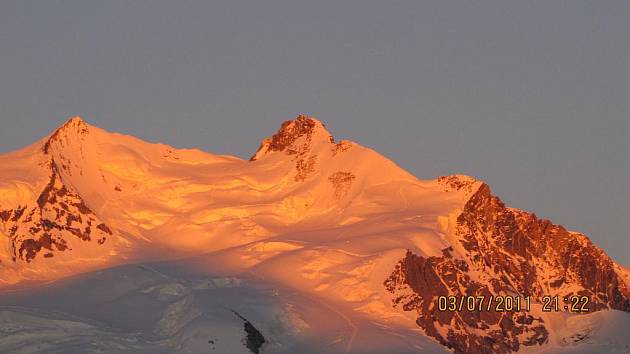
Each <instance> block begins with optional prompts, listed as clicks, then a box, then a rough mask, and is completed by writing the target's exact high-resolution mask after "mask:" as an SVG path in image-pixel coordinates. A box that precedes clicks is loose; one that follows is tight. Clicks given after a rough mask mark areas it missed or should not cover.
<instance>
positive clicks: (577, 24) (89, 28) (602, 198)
mask: <svg viewBox="0 0 630 354" xmlns="http://www.w3.org/2000/svg"><path fill="white" fill-rule="evenodd" d="M298 113H306V114H310V115H314V116H316V117H318V118H320V119H321V120H323V121H324V122H325V123H326V124H327V126H328V127H329V128H330V130H331V131H332V132H333V134H334V135H336V137H337V138H349V139H352V140H355V141H358V142H360V143H361V144H363V145H367V146H370V147H372V148H374V149H376V150H377V151H379V152H381V153H382V154H384V155H386V156H388V157H390V158H391V159H393V160H395V161H396V162H397V163H399V164H400V165H402V166H403V167H404V168H406V169H408V170H410V171H411V172H413V173H414V174H416V175H417V176H418V177H420V178H435V177H436V176H438V175H444V174H451V173H465V174H469V175H473V176H476V177H478V178H481V179H483V180H485V181H487V182H488V183H490V185H491V187H492V188H493V190H494V191H495V193H496V194H498V195H499V196H501V197H502V198H503V199H504V201H506V202H507V203H508V204H510V205H511V206H514V207H518V208H521V209H526V210H530V211H535V212H536V213H537V215H539V216H541V217H546V218H550V219H552V220H553V221H555V222H557V223H561V224H563V225H565V226H567V227H568V228H570V229H574V230H580V231H583V232H585V233H587V234H588V235H589V236H590V237H591V238H592V239H593V240H594V241H595V242H596V243H597V244H598V245H600V246H602V247H603V248H604V249H605V250H606V251H607V252H608V253H609V254H610V255H611V256H613V257H614V258H615V259H616V260H618V261H620V262H622V263H624V264H626V265H630V230H629V228H628V221H629V220H630V202H629V200H630V138H629V133H630V1H622V0H620V1H589V2H586V1H577V0H576V1H491V2H490V1H444V0H440V1H408V2H404V1H321V0H318V1H308V2H306V1H283V2H279V1H222V2H219V1H185V0H184V1H157V0H155V1H86V0H81V1H53V0H46V1H9V0H3V1H1V2H0V120H1V125H0V152H6V151H9V150H14V149H17V148H20V147H22V146H24V145H27V144H29V143H31V142H33V141H34V140H35V139H38V138H40V137H42V136H44V135H45V134H47V133H48V132H50V131H51V130H52V129H54V128H55V127H56V126H58V125H59V124H61V122H63V121H64V120H65V119H66V118H67V117H68V116H70V115H75V114H79V115H81V116H83V117H84V118H86V119H87V120H88V121H89V122H91V123H92V124H95V125H98V126H101V127H103V128H105V129H108V130H113V131H118V132H123V133H126V134H132V135H135V136H138V137H140V138H143V139H145V140H150V141H159V142H164V143H168V144H171V145H174V146H176V147H198V148H200V149H203V150H206V151H210V152H214V153H222V154H231V155H237V156H241V157H249V156H250V155H251V154H252V153H253V152H254V151H255V149H256V148H257V147H258V144H259V142H260V140H261V139H262V138H263V137H264V136H266V135H269V134H271V133H273V132H274V131H275V130H276V129H277V127H278V126H279V125H280V123H281V122H282V121H283V120H285V119H289V118H292V117H293V116H295V115H296V114H298Z"/></svg>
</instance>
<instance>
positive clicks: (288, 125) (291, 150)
mask: <svg viewBox="0 0 630 354" xmlns="http://www.w3.org/2000/svg"><path fill="white" fill-rule="evenodd" d="M320 142H325V143H329V144H332V143H334V142H335V139H334V138H333V136H332V135H331V134H330V133H329V132H328V130H327V129H326V126H325V125H324V124H323V123H322V122H320V121H319V120H317V119H315V118H313V117H309V116H306V115H303V114H300V115H298V116H297V117H296V118H295V119H293V120H288V121H285V122H284V123H282V125H281V126H280V129H279V130H278V131H277V132H276V133H275V134H274V135H272V136H271V137H269V138H266V139H264V140H263V142H262V143H261V144H260V147H259V148H258V150H257V151H256V154H254V156H252V158H251V159H250V160H251V161H255V160H258V159H259V158H261V157H262V156H264V155H267V154H268V153H271V152H284V153H285V154H287V155H302V154H305V153H306V152H308V151H309V150H310V148H311V146H312V145H313V144H315V143H320Z"/></svg>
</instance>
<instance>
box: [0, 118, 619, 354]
mask: <svg viewBox="0 0 630 354" xmlns="http://www.w3.org/2000/svg"><path fill="white" fill-rule="evenodd" d="M105 269H107V270H106V271H105ZM139 269H140V270H139ZM67 277H70V278H67ZM62 278H65V279H62ZM0 284H1V285H2V287H3V288H5V290H4V293H0V305H3V306H5V307H3V308H0V317H3V318H5V319H7V321H11V322H12V323H16V326H18V327H20V328H21V329H20V330H19V331H16V329H15V328H14V327H12V326H9V327H2V328H0V351H2V352H46V351H52V350H60V351H63V352H73V351H74V350H76V352H81V353H83V352H90V351H98V350H105V351H107V352H151V353H157V352H186V351H188V352H194V353H197V352H213V351H214V352H224V353H227V352H230V353H232V352H237V349H236V348H239V349H238V350H243V351H245V352H261V353H291V352H296V351H297V352H302V353H309V352H312V353H344V352H361V353H364V352H366V353H397V352H400V353H413V352H441V351H447V350H452V351H455V352H456V353H482V352H484V353H486V352H487V353H509V352H516V351H521V352H527V351H540V350H548V351H551V352H553V351H582V352H589V351H595V352H597V351H598V350H603V349H602V348H606V349H605V350H607V351H615V350H617V351H619V352H625V351H627V350H628V345H629V344H630V339H628V338H621V337H620V338H617V339H616V340H614V341H612V342H611V338H613V337H611V335H610V332H606V333H604V332H602V331H603V330H604V329H603V328H608V327H606V326H607V325H608V323H610V322H614V323H617V324H618V325H617V326H616V327H615V328H617V330H618V331H622V330H627V328H628V326H629V325H630V314H629V312H630V272H629V271H628V270H627V269H624V268H622V267H621V266H620V265H618V264H616V263H615V262H614V261H612V260H611V259H610V258H609V257H608V256H607V255H606V254H605V252H603V251H602V250H601V249H599V248H597V247H596V246H595V245H593V244H592V242H591V241H590V240H589V239H588V238H587V237H586V236H585V235H583V234H581V233H579V232H572V231H568V230H566V229H565V228H564V227H562V226H560V225H555V224H553V223H551V222H550V221H548V220H543V219H539V218H538V217H537V216H536V215H534V214H531V213H528V212H524V211H521V210H518V209H514V208H509V207H507V206H505V205H504V204H503V203H502V202H501V200H500V199H499V198H498V197H496V196H494V195H492V193H491V191H490V188H489V186H488V185H487V184H485V183H483V182H481V181H478V180H476V179H474V178H471V177H468V176H461V175H454V176H444V177H439V178H437V179H436V180H431V181H424V180H419V179H417V178H416V177H414V176H413V175H411V174H409V173H408V172H406V171H404V170H403V169H401V168H400V167H399V166H397V165H396V164H395V163H393V162H392V161H390V160H388V159H387V158H385V157H383V156H381V155H380V154H378V153H377V152H375V151H373V150H371V149H369V148H366V147H363V146H361V145H359V144H357V143H354V142H351V141H345V140H342V141H339V142H337V141H335V139H334V138H333V136H332V135H331V134H330V132H328V130H327V129H326V127H325V126H324V124H322V123H321V122H319V121H318V120H316V119H314V118H310V117H306V116H298V117H297V118H296V119H294V120H290V121H287V122H285V123H283V124H282V126H281V127H280V129H279V130H278V131H277V132H276V133H275V134H274V135H273V136H271V137H269V138H267V139H264V140H263V142H262V144H261V145H260V148H259V149H258V151H257V152H256V153H255V154H254V155H253V156H252V158H251V159H250V160H249V161H247V160H242V159H239V158H236V157H231V156H219V155H213V154H209V153H205V152H202V151H199V150H181V149H175V148H172V147H169V146H166V145H161V144H151V143H147V142H144V141H141V140H139V139H136V138H133V137H130V136H125V135H121V134H116V133H109V132H106V131H104V130H102V129H99V128H97V127H94V126H91V125H89V124H87V123H85V122H84V121H83V120H82V119H80V118H78V117H75V118H72V119H70V120H69V121H68V122H66V123H65V124H64V125H63V126H61V127H60V128H59V129H57V130H56V131H55V132H53V133H52V134H51V135H49V136H47V137H45V138H44V139H42V140H40V141H38V142H36V143H34V144H32V145H30V146H28V147H26V148H24V149H22V150H19V151H16V152H12V153H8V154H5V155H1V156H0ZM42 284H48V285H46V286H45V287H43V286H44V285H42ZM42 287H43V288H42ZM95 288H96V289H100V290H98V291H96V290H95ZM442 295H454V296H458V297H461V296H464V295H468V296H485V297H486V298H489V297H491V296H493V297H497V296H505V295H510V296H520V297H523V298H524V297H526V296H530V297H531V299H532V308H531V310H530V311H520V312H515V311H512V312H496V311H467V310H466V309H463V310H461V311H440V310H439V308H438V302H437V301H438V300H437V299H438V297H439V296H442ZM545 295H552V296H553V295H558V296H559V297H560V298H561V299H562V298H564V297H568V296H570V295H580V296H587V297H588V298H589V299H590V303H589V308H590V310H591V312H593V313H590V314H579V315H577V314H570V313H567V312H563V311H560V312H558V313H554V312H552V313H549V312H543V311H542V310H541V299H542V297H543V296H545ZM226 296H227V297H229V298H230V299H229V300H228V299H226ZM29 299H30V300H29ZM68 299H72V300H68ZM64 301H65V302H64ZM68 301H70V302H68ZM66 302H67V303H66ZM42 304H45V306H44V305H42ZM69 304H72V305H71V306H70V305H69ZM132 304H133V306H132ZM244 304H246V305H244ZM247 304H249V305H247ZM561 305H563V304H561ZM16 306H17V307H16ZM130 306H131V307H130ZM217 306H218V307H217ZM99 307H104V308H108V311H106V312H102V311H99V310H97V309H98V308H99ZM18 308H19V309H20V310H17V309H18ZM217 308H219V309H217ZM24 309H31V310H30V311H31V312H29V311H27V310H24ZM221 309H222V310H221ZM129 311H131V312H132V313H135V317H134V318H136V320H132V319H130V318H127V317H125V313H129ZM156 312H157V315H156ZM112 313H118V314H119V315H117V316H118V317H120V318H117V317H116V316H112V315H111V314H112ZM121 319H126V320H121ZM125 321H127V322H125ZM134 321H135V322H134ZM128 323H132V325H130V326H131V327H130V328H131V329H133V331H135V332H134V333H135V334H129V333H128V332H126V331H125V330H124V328H125V326H127V325H128ZM134 323H135V324H134ZM248 323H249V327H248V325H247V324H248ZM243 324H244V326H245V327H244V332H243ZM331 328H336V330H331ZM117 330H122V332H117ZM608 330H612V329H611V328H608ZM241 332H242V333H241ZM210 333H212V334H210ZM235 333H238V334H235ZM206 334H207V335H206ZM240 335H243V336H244V338H246V339H245V340H244V342H243V344H242V343H240V339H234V338H236V337H238V336H240ZM42 336H49V337H42ZM64 336H66V337H68V338H70V339H68V340H65V339H63V338H65V337H64ZM235 336H236V337H235ZM263 337H264V338H265V339H266V340H263V341H261V340H260V338H263ZM200 338H206V339H205V340H201V339H200ZM239 338H240V337H239ZM257 338H258V339H257ZM96 339H98V340H97V342H99V343H100V345H101V346H100V347H99V345H96V344H94V341H95V340H96ZM42 340H46V341H48V342H51V343H58V345H57V346H55V345H54V344H53V345H52V346H47V347H45V348H44V347H39V348H40V349H37V348H38V347H37V344H36V343H38V342H41V341H42ZM68 343H74V344H72V345H74V346H73V347H72V346H68V345H69V344H68ZM90 343H91V344H90ZM38 350H39V351H38Z"/></svg>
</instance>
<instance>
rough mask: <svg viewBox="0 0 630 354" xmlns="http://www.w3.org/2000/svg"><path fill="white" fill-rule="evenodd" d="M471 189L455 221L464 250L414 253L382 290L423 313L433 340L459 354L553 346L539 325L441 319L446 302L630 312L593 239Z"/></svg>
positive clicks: (464, 316) (461, 183) (517, 315)
mask: <svg viewBox="0 0 630 354" xmlns="http://www.w3.org/2000/svg"><path fill="white" fill-rule="evenodd" d="M439 182H440V183H441V184H442V185H444V186H445V188H446V189H450V190H461V189H466V188H468V187H469V186H470V185H471V184H470V183H465V182H472V179H470V178H462V177H461V176H449V177H441V178H440V179H439ZM472 185H474V186H477V187H476V188H475V189H474V192H473V193H472V195H470V196H469V200H468V201H467V202H466V204H465V206H464V208H463V210H462V211H461V213H460V214H459V215H458V216H457V225H456V227H455V231H454V232H455V235H454V236H455V237H456V240H457V241H456V242H458V243H459V245H457V244H455V245H454V246H455V247H450V248H448V249H445V250H443V253H444V254H443V256H440V257H436V256H433V257H423V256H421V255H415V254H413V253H411V252H408V254H407V255H406V257H405V258H403V259H402V260H401V261H400V262H399V264H398V265H397V266H396V268H395V269H394V271H393V273H392V274H391V276H390V277H389V278H388V279H387V280H386V281H385V283H384V285H385V287H386V289H387V290H388V291H390V292H391V293H392V294H394V295H395V296H394V300H393V305H394V306H395V307H399V306H400V307H402V308H403V309H404V310H406V311H415V312H417V314H418V318H417V324H418V325H419V326H420V327H421V328H422V329H423V330H424V331H425V333H427V335H429V336H431V337H433V338H435V339H436V340H438V341H439V342H440V343H442V344H443V345H445V346H448V347H449V348H452V349H453V350H454V351H455V353H477V352H484V353H486V352H488V353H509V352H515V351H518V350H519V349H520V348H522V347H531V346H537V345H540V344H543V343H546V342H547V341H548V340H549V339H548V337H549V331H548V328H547V325H546V324H545V323H544V321H543V320H542V319H540V318H534V317H533V316H531V315H528V314H527V313H525V314H523V313H521V312H519V311H511V312H510V311H496V310H495V309H490V310H489V311H481V312H479V311H458V312H448V311H447V312H440V311H439V309H438V308H437V306H435V304H436V301H437V298H438V297H439V296H441V295H452V296H456V297H457V298H462V296H465V295H472V296H484V297H485V298H489V297H490V296H493V297H495V298H496V297H501V296H506V295H508V296H511V295H514V294H517V295H518V296H521V297H525V296H530V297H531V298H532V302H533V303H540V299H541V298H542V297H543V296H545V295H550V296H554V295H557V296H559V298H561V299H562V298H565V297H569V296H572V295H578V296H587V297H588V298H589V299H590V301H589V304H588V307H589V310H590V311H598V310H602V309H616V310H621V311H626V312H630V289H629V288H628V287H627V286H626V284H625V283H624V281H623V279H622V278H623V275H622V274H620V272H617V271H616V268H615V264H614V262H613V261H612V260H611V259H610V258H609V257H608V256H607V255H606V254H605V253H604V252H603V251H602V250H600V249H599V248H597V247H596V246H595V245H593V244H592V243H591V241H590V240H589V239H588V237H586V236H585V235H582V234H580V233H577V232H570V231H568V230H566V229H565V228H564V227H562V226H560V225H555V224H553V223H551V222H550V221H549V220H544V219H539V218H538V217H537V216H536V215H534V214H531V213H527V212H524V211H521V210H518V209H513V208H509V207H507V206H506V205H505V204H504V203H503V202H502V201H501V199H499V198H498V197H496V196H494V195H492V192H491V190H490V187H489V186H488V185H487V184H485V183H481V182H474V183H472ZM454 249H459V250H461V251H458V252H456V253H453V251H454ZM523 316H524V317H523ZM444 328H448V329H447V330H441V329H444ZM480 330H484V331H485V332H482V331H480Z"/></svg>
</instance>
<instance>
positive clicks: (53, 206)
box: [0, 162, 112, 262]
mask: <svg viewBox="0 0 630 354" xmlns="http://www.w3.org/2000/svg"><path fill="white" fill-rule="evenodd" d="M50 166H51V176H50V181H49V182H48V184H47V185H46V187H44V189H43V190H42V192H41V193H40V195H39V197H38V198H37V200H36V202H35V204H34V205H26V206H18V207H17V208H15V209H10V210H3V211H0V220H1V221H2V223H3V226H4V229H5V230H6V231H7V234H8V236H9V238H10V241H11V245H12V250H13V260H14V261H17V260H22V261H26V262H31V261H32V260H33V259H34V258H35V257H36V256H37V255H38V254H39V253H40V252H41V251H44V250H45V251H46V252H45V255H44V257H45V258H50V257H53V255H54V253H53V251H66V250H69V247H68V242H67V241H68V237H70V236H71V237H76V238H78V239H81V240H83V241H85V242H89V241H92V240H94V239H96V241H97V242H98V244H103V243H105V241H106V239H107V236H110V235H112V231H111V230H110V229H109V227H107V225H105V224H104V223H102V222H101V221H100V220H99V219H98V217H97V216H96V215H94V213H93V212H92V210H90V208H89V207H88V206H87V205H86V204H85V202H84V201H83V199H81V197H80V196H79V195H78V194H76V193H74V192H73V191H71V190H69V189H68V188H67V187H66V186H65V185H64V184H63V182H62V180H61V177H60V176H59V173H58V171H57V168H56V165H55V163H54V162H52V163H51V165H50Z"/></svg>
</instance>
